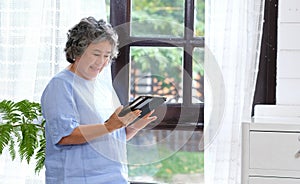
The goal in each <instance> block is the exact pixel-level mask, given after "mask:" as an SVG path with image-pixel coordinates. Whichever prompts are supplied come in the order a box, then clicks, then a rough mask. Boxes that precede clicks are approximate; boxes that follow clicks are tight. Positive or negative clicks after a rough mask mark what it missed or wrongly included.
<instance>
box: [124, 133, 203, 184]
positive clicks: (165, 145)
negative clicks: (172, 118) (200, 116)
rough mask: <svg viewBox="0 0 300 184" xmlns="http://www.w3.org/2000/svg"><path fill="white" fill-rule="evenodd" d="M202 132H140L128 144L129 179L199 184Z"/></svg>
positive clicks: (200, 181) (201, 162) (201, 159)
mask: <svg viewBox="0 0 300 184" xmlns="http://www.w3.org/2000/svg"><path fill="white" fill-rule="evenodd" d="M201 136H202V133H201V132H192V131H182V130H180V131H179V130H176V131H171V130H142V131H140V132H139V134H137V135H136V136H135V137H134V138H133V139H131V140H130V141H129V142H128V146H127V148H128V149H127V152H128V162H129V164H128V169H129V180H130V181H135V182H141V183H142V182H153V183H202V182H203V173H204V156H203V152H202V151H201V150H200V148H199V147H200V146H199V144H200V140H201Z"/></svg>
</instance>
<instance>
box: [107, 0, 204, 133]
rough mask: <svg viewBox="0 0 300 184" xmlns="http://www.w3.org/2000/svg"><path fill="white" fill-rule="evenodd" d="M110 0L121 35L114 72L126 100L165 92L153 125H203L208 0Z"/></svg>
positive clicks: (114, 22) (158, 127)
mask: <svg viewBox="0 0 300 184" xmlns="http://www.w3.org/2000/svg"><path fill="white" fill-rule="evenodd" d="M110 3H111V7H110V8H111V9H110V10H111V14H110V20H111V23H112V25H113V26H114V27H115V28H116V29H117V31H118V34H119V40H120V54H119V56H118V58H117V61H116V62H114V63H113V71H112V73H113V79H114V87H115V88H116V91H117V93H118V95H119V98H120V100H121V102H122V103H123V104H127V103H128V102H129V101H131V100H132V99H134V98H136V97H137V96H139V95H162V96H166V97H167V99H168V100H167V105H166V106H164V107H161V109H158V110H157V111H156V112H160V113H158V114H157V115H158V116H159V121H158V122H157V123H156V124H155V123H154V125H153V127H152V128H153V129H174V128H181V129H185V130H186V129H190V130H195V129H197V130H202V128H203V112H204V111H203V110H204V96H203V93H204V91H203V90H204V87H203V73H204V72H203V60H204V49H203V48H204V0H196V1H195V0H179V1H170V0H164V1H154V0H152V1H146V0H127V1H116V0H111V1H110ZM161 112H163V113H161Z"/></svg>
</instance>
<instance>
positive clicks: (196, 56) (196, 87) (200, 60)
mask: <svg viewBox="0 0 300 184" xmlns="http://www.w3.org/2000/svg"><path fill="white" fill-rule="evenodd" d="M203 76H204V49H203V48H195V49H194V52H193V85H192V96H193V97H192V103H203V102H204V80H203V79H204V78H203Z"/></svg>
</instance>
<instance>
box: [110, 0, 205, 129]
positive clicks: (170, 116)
mask: <svg viewBox="0 0 300 184" xmlns="http://www.w3.org/2000/svg"><path fill="white" fill-rule="evenodd" d="M194 3H195V0H185V4H184V9H185V10H184V26H185V28H186V29H185V30H184V36H183V37H182V38H153V37H151V38H148V37H133V36H130V26H128V23H129V22H130V13H131V0H110V23H111V24H112V26H113V27H115V28H116V31H117V32H118V35H119V42H120V45H122V47H120V48H119V51H120V53H119V56H118V58H117V59H116V62H113V64H112V78H113V86H114V88H115V90H116V93H117V94H118V96H119V99H120V101H121V103H122V104H127V103H128V102H129V99H128V94H129V90H130V80H129V79H130V72H129V71H130V68H129V62H130V47H131V46H151V47H155V46H156V47H175V46H177V47H181V48H183V50H184V53H183V68H182V69H183V71H185V72H183V73H184V74H183V89H184V90H183V94H182V95H183V96H182V97H183V103H175V104H167V105H166V106H167V111H166V114H165V116H164V117H163V119H162V120H161V122H160V123H159V124H157V125H156V126H155V127H153V129H167V130H172V129H175V128H176V129H177V130H178V129H180V130H181V129H182V130H192V131H195V130H200V131H203V127H204V103H199V104H195V103H192V73H193V66H192V64H193V58H192V56H191V55H190V54H189V53H193V49H194V48H195V47H199V48H204V37H195V36H194V32H193V30H194ZM188 30H192V31H188ZM127 43H128V44H127ZM118 76H121V77H118ZM157 111H158V112H159V109H158V110H157ZM195 114H199V116H198V117H194V116H195Z"/></svg>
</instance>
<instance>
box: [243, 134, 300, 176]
mask: <svg viewBox="0 0 300 184" xmlns="http://www.w3.org/2000/svg"><path fill="white" fill-rule="evenodd" d="M249 136H250V137H249V138H250V145H249V150H250V155H249V156H250V160H249V164H250V165H249V166H250V169H261V170H276V171H280V170H281V171H291V172H293V171H300V154H299V153H298V151H299V150H300V141H299V140H300V133H292V132H259V131H250V135H249ZM297 153H298V154H297Z"/></svg>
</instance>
